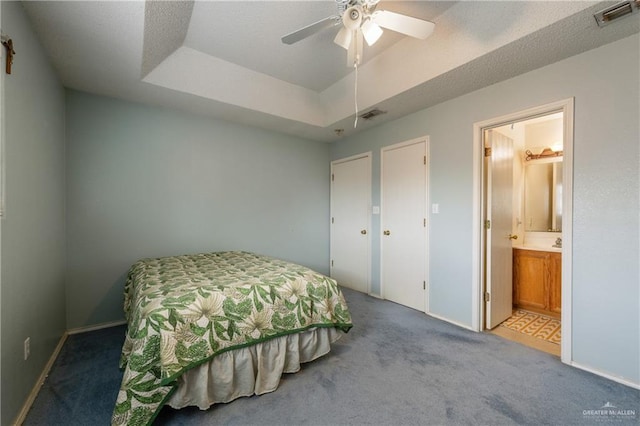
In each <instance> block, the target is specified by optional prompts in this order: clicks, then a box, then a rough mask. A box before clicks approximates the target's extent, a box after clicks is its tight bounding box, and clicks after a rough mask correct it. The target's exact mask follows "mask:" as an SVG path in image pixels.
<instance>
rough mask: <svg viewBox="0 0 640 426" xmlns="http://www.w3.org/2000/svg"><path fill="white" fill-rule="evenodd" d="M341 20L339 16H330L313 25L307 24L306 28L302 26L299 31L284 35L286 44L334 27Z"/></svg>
mask: <svg viewBox="0 0 640 426" xmlns="http://www.w3.org/2000/svg"><path fill="white" fill-rule="evenodd" d="M340 22H341V20H340V17H339V16H329V17H327V18H324V19H322V20H320V21H318V22H315V23H313V24H311V25H307V26H306V27H304V28H300V29H299V30H297V31H294V32H292V33H289V34H287V35H285V36H283V37H282V42H283V43H284V44H293V43H296V42H298V41H300V40H302V39H305V38H307V37H309V36H311V35H313V34H315V33H317V32H320V31H322V30H324V29H325V28H329V27H333V26H335V25H338V24H340Z"/></svg>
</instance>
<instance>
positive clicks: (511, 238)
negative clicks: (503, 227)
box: [509, 234, 518, 240]
mask: <svg viewBox="0 0 640 426" xmlns="http://www.w3.org/2000/svg"><path fill="white" fill-rule="evenodd" d="M509 239H510V240H517V239H518V236H517V235H514V234H509Z"/></svg>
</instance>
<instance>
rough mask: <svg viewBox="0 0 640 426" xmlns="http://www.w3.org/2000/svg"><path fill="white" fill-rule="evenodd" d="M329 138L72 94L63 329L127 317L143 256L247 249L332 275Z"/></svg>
mask: <svg viewBox="0 0 640 426" xmlns="http://www.w3.org/2000/svg"><path fill="white" fill-rule="evenodd" d="M329 164H330V161H329V146H328V145H327V144H324V143H317V142H310V141H306V140H302V139H298V138H293V137H289V136H284V135H281V134H276V133H270V132H266V131H262V130H257V129H252V128H249V127H244V126H239V125H235V124H230V123H225V122H222V121H217V120H214V119H211V118H205V117H200V116H195V115H189V114H184V113H180V112H175V111H172V110H167V109H161V108H155V107H149V106H143V105H139V104H134V103H128V102H124V101H119V100H114V99H108V98H104V97H98V96H93V95H88V94H85V93H81V92H75V91H68V92H67V175H68V179H67V238H68V252H67V259H68V263H67V266H68V275H67V320H68V323H67V324H68V327H69V328H74V327H80V326H87V325H94V324H99V323H104V322H109V321H115V320H120V319H122V318H124V316H123V312H122V289H123V284H124V280H125V274H126V273H127V270H128V268H129V266H130V265H131V264H132V263H133V262H135V261H136V260H138V259H139V258H143V257H156V256H168V255H175V254H183V253H194V252H203V251H217V250H249V251H255V252H258V253H262V254H266V255H271V256H276V257H280V258H284V259H287V260H291V261H294V262H297V263H300V264H303V265H306V266H309V267H311V268H314V269H316V270H318V271H320V272H324V273H328V263H329V228H328V226H329V225H328V216H329V173H330V167H329Z"/></svg>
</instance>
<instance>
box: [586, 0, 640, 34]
mask: <svg viewBox="0 0 640 426" xmlns="http://www.w3.org/2000/svg"><path fill="white" fill-rule="evenodd" d="M638 10H640V0H627V1H623V2H620V3H618V4H615V5H613V6H611V7H608V8H606V9H604V10H601V11H600V12H598V13H596V14H595V15H593V17H594V18H596V22H597V23H598V26H599V27H604V26H605V25H609V24H610V23H612V22H613V21H615V20H616V19H620V18H622V17H624V16H627V15H631V14H633V13H637V12H638Z"/></svg>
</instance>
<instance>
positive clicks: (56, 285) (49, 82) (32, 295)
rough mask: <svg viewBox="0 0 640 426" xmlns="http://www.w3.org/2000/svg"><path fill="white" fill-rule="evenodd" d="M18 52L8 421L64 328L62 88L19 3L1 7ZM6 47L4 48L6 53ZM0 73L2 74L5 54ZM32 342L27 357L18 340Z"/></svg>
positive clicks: (8, 256)
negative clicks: (28, 338) (26, 358)
mask: <svg viewBox="0 0 640 426" xmlns="http://www.w3.org/2000/svg"><path fill="white" fill-rule="evenodd" d="M0 7H2V33H3V34H7V35H8V36H10V37H11V38H12V39H13V41H14V45H15V50H16V52H17V54H16V57H15V61H14V64H13V72H12V74H11V75H5V76H4V99H5V103H4V111H5V119H4V122H3V126H4V132H5V133H4V143H5V152H4V154H5V163H4V166H5V179H6V182H5V190H6V198H5V200H6V215H5V217H3V218H2V219H0V226H1V227H2V238H1V240H2V249H1V252H2V258H1V268H2V284H1V294H2V297H1V299H2V302H1V303H2V306H1V318H0V320H1V334H2V345H1V347H2V358H1V359H2V361H1V362H2V370H1V371H2V410H1V411H2V415H1V418H0V423H1V424H3V425H4V424H10V423H11V422H12V421H13V420H14V419H15V418H16V416H17V415H18V413H19V411H20V409H21V408H22V404H23V403H24V401H25V399H26V397H27V395H28V394H29V392H30V391H31V389H32V388H33V386H34V385H35V383H36V380H37V378H38V377H39V375H40V373H42V371H43V369H44V366H45V364H46V363H47V361H48V360H49V357H50V356H51V354H52V353H53V350H54V348H55V346H56V345H57V343H58V342H59V340H60V338H61V336H62V334H63V332H64V330H65V325H66V324H65V287H64V263H65V261H64V256H65V243H64V241H65V229H64V199H65V194H64V191H65V185H64V89H63V88H62V86H61V84H60V82H59V81H58V79H57V77H56V74H55V73H54V71H53V69H52V67H51V66H50V64H49V62H48V61H47V59H46V56H45V54H44V51H43V50H42V48H41V46H40V44H39V43H38V41H37V40H36V38H35V36H34V34H33V33H32V31H31V27H30V24H29V22H28V21H27V19H26V16H25V14H24V12H23V10H22V4H21V3H19V2H2V3H1V6H0ZM3 49H4V48H3ZM2 62H3V63H2V67H1V71H0V72H3V73H4V54H3V61H2ZM26 337H30V338H31V356H30V358H29V359H28V360H27V361H24V359H23V342H24V339H25V338H26Z"/></svg>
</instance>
